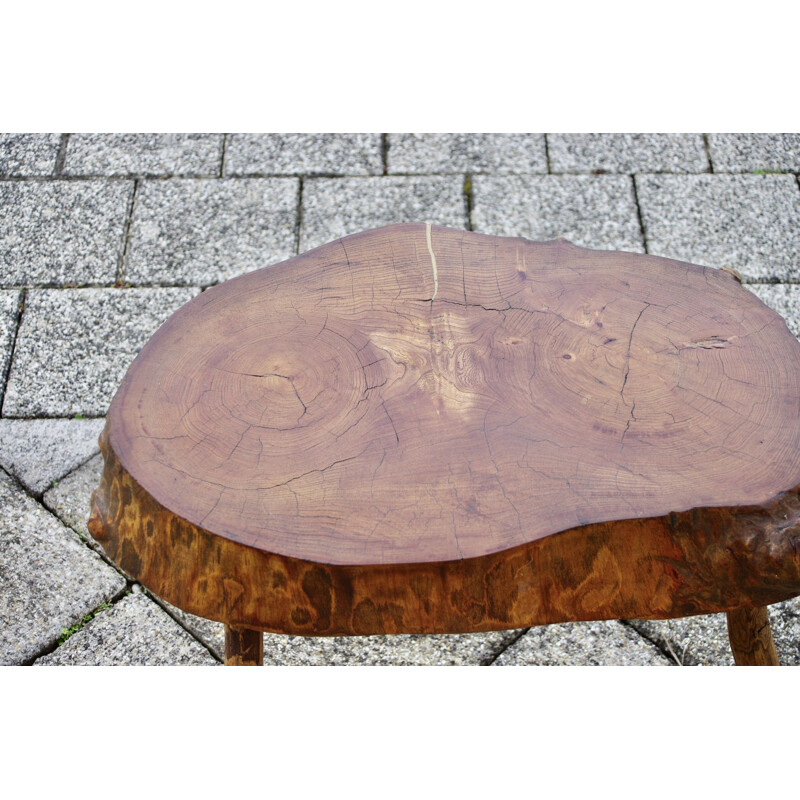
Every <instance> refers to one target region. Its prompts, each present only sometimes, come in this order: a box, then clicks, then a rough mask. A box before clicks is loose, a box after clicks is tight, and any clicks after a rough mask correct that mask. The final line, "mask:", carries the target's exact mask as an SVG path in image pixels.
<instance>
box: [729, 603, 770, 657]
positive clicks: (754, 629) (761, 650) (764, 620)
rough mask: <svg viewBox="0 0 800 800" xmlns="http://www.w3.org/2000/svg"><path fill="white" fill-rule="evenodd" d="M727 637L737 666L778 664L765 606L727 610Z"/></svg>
mask: <svg viewBox="0 0 800 800" xmlns="http://www.w3.org/2000/svg"><path fill="white" fill-rule="evenodd" d="M728 638H729V639H730V643H731V650H733V657H734V660H735V661H736V663H737V664H738V665H739V666H745V667H777V666H780V661H779V660H778V652H777V650H776V649H775V642H774V641H773V639H772V631H771V630H770V627H769V614H768V612H767V609H766V608H763V607H760V608H737V609H734V610H732V611H729V612H728Z"/></svg>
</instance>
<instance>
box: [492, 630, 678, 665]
mask: <svg viewBox="0 0 800 800" xmlns="http://www.w3.org/2000/svg"><path fill="white" fill-rule="evenodd" d="M669 663H670V662H669V661H668V660H667V659H666V658H665V657H664V656H663V655H662V654H661V652H660V651H659V650H658V648H657V647H655V646H654V645H653V644H652V643H651V642H649V641H648V640H647V639H645V638H644V637H642V636H640V635H639V634H638V633H636V631H634V630H632V629H631V628H630V627H628V626H627V625H624V624H622V623H621V622H618V621H617V620H608V621H604V622H567V623H563V624H561V625H545V626H542V627H536V628H531V629H530V630H529V631H528V632H527V633H526V634H525V635H524V636H522V637H521V638H520V639H519V640H518V641H516V642H515V643H514V644H513V645H511V647H509V648H508V649H507V650H505V651H504V652H503V653H501V655H500V656H499V657H498V659H497V660H496V661H495V662H494V664H495V665H496V666H500V667H509V666H524V665H541V666H561V665H564V666H566V665H569V666H602V667H610V666H621V667H629V666H667V665H669Z"/></svg>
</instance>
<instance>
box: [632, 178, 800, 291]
mask: <svg viewBox="0 0 800 800" xmlns="http://www.w3.org/2000/svg"><path fill="white" fill-rule="evenodd" d="M636 187H637V192H638V196H639V206H640V208H641V210H642V218H643V221H644V227H645V235H646V237H647V244H648V251H649V252H650V253H653V254H654V255H659V256H669V257H671V258H677V259H680V260H681V261H690V262H692V263H695V264H705V265H707V266H712V267H733V268H734V269H737V270H739V272H741V273H742V276H743V277H744V279H745V280H746V281H752V282H767V283H768V282H780V281H792V280H795V281H796V280H800V190H799V189H798V186H797V183H796V182H795V179H794V177H793V176H791V175H637V176H636Z"/></svg>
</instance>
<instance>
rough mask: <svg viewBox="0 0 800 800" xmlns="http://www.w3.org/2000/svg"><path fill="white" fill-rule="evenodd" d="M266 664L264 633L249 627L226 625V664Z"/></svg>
mask: <svg viewBox="0 0 800 800" xmlns="http://www.w3.org/2000/svg"><path fill="white" fill-rule="evenodd" d="M263 665H264V635H263V634H262V633H261V631H253V630H249V629H248V628H232V627H231V626H230V625H226V626H225V666H226V667H261V666H263Z"/></svg>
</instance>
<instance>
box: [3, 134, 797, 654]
mask: <svg viewBox="0 0 800 800" xmlns="http://www.w3.org/2000/svg"><path fill="white" fill-rule="evenodd" d="M798 172H800V134H752V135H751V134H708V135H705V134H591V135H590V134H547V135H544V134H470V135H466V134H431V135H417V134H397V135H396V134H335V135H334V134H325V135H323V134H281V135H277V134H272V135H250V134H248V135H239V134H227V135H222V134H165V135H153V134H118V135H87V134H72V135H69V134H0V398H1V399H2V409H1V413H0V467H1V469H0V507H2V515H1V516H0V663H3V664H36V665H39V664H41V665H46V664H206V665H215V664H219V663H220V661H221V658H222V646H223V637H222V628H221V625H219V624H218V623H212V622H209V621H207V620H202V619H198V618H196V617H192V616H189V615H187V614H185V613H183V612H181V611H179V610H178V609H175V608H173V607H171V606H170V605H168V604H167V603H165V602H163V601H162V600H160V599H159V598H157V597H153V596H152V595H151V594H150V593H148V592H147V591H146V590H145V589H143V588H142V587H141V586H139V585H137V584H135V583H132V582H131V581H130V580H129V579H128V578H127V577H126V576H125V575H123V574H122V573H121V572H120V571H119V570H118V569H117V568H116V567H114V566H113V565H112V564H110V563H109V562H108V561H107V559H105V557H104V556H103V554H102V553H101V552H100V551H99V549H98V548H97V547H96V546H95V545H94V543H93V541H92V540H91V538H90V537H89V535H88V532H87V530H86V517H87V515H88V499H89V495H90V493H91V491H92V489H93V488H94V487H95V486H96V485H97V483H98V480H99V471H100V464H101V459H100V457H99V456H98V455H97V453H98V448H97V435H98V432H99V430H100V429H101V427H102V424H103V415H104V414H105V412H106V409H107V407H108V404H109V402H110V400H111V398H112V396H113V394H114V391H115V390H116V387H117V385H118V383H119V381H120V379H121V378H122V376H123V375H124V373H125V370H126V369H127V366H128V364H129V363H130V361H131V360H132V359H133V357H134V356H135V354H136V352H137V351H138V350H139V348H141V347H142V345H143V344H144V343H145V341H147V339H148V338H149V337H150V335H151V334H152V333H153V332H154V331H155V329H156V328H157V327H158V326H159V325H160V324H161V323H162V322H163V321H164V320H165V319H166V318H167V317H168V316H169V315H170V314H171V313H172V312H173V311H175V309H177V308H179V307H180V306H181V305H183V304H184V303H185V302H186V301H187V300H188V299H189V298H191V297H192V296H193V295H195V294H196V293H198V292H200V291H202V290H203V289H204V288H206V287H208V286H210V285H213V284H215V283H217V282H219V281H222V280H225V279H227V278H230V277H232V276H234V275H239V274H241V273H244V272H248V271H250V270H253V269H255V268H258V267H262V266H265V265H268V264H271V263H275V262H278V261H282V260H284V259H286V258H289V257H291V256H292V255H294V254H295V253H297V252H302V251H304V250H307V249H309V248H312V247H315V246H317V245H320V244H323V243H325V242H327V241H330V240H332V239H335V238H337V237H339V236H343V235H346V234H349V233H354V232H356V231H359V230H362V229H367V228H374V227H378V226H380V225H385V224H389V223H394V222H404V221H429V222H433V223H437V224H443V225H448V226H451V227H455V228H465V229H469V230H475V231H481V232H485V233H492V234H500V235H522V236H526V237H529V238H533V239H546V238H552V237H555V236H565V237H567V238H568V239H570V240H572V241H574V242H575V243H576V244H580V245H583V246H586V247H594V248H609V249H620V250H630V251H637V252H647V253H653V254H656V255H662V256H672V257H676V258H679V259H683V260H688V261H693V262H695V263H700V264H706V265H709V266H714V267H723V266H725V267H733V268H735V269H737V270H738V271H739V272H740V273H741V274H742V275H743V278H744V282H745V283H746V284H747V286H748V288H749V289H751V290H752V291H754V292H755V293H756V294H757V295H758V296H759V297H760V298H761V299H762V300H763V301H764V302H765V303H767V304H768V305H770V306H772V307H773V308H774V309H775V310H777V311H778V312H779V313H780V314H782V315H783V316H784V317H785V319H786V320H787V323H788V325H789V327H790V329H791V330H792V332H793V333H794V334H795V335H798V334H800V184H798ZM771 618H772V622H773V629H774V633H775V638H776V642H777V647H778V651H779V654H780V656H781V660H782V662H783V663H784V664H798V663H800V601H799V602H795V601H789V602H786V603H782V604H779V605H776V606H772V607H771ZM265 663H268V664H495V665H519V664H647V665H670V664H672V665H675V664H677V663H683V664H730V663H732V657H731V655H730V650H729V647H728V644H727V636H726V631H725V625H724V620H723V619H722V618H721V616H720V615H712V616H704V617H694V618H691V619H687V620H677V621H671V622H643V621H637V620H623V621H609V622H603V623H573V624H567V625H553V626H549V627H544V628H531V629H530V630H515V631H504V632H498V633H490V634H480V635H479V634H475V635H454V636H443V635H441V636H395V637H380V636H373V637H366V638H363V639H347V638H333V639H316V638H312V639H302V638H295V637H284V636H277V635H266V636H265Z"/></svg>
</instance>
